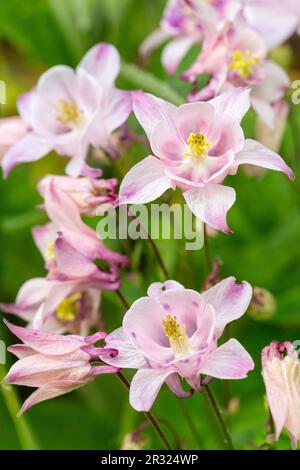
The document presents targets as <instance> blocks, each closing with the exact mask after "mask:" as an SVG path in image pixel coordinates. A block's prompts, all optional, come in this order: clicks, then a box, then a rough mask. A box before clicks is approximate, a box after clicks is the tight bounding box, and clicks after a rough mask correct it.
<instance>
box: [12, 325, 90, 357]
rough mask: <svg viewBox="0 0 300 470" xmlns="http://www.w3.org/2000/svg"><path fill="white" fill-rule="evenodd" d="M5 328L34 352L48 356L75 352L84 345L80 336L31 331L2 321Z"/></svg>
mask: <svg viewBox="0 0 300 470" xmlns="http://www.w3.org/2000/svg"><path fill="white" fill-rule="evenodd" d="M3 321H4V323H5V325H6V326H7V328H8V329H9V330H10V331H11V332H12V333H13V334H14V335H15V336H17V337H18V338H19V339H20V340H21V341H23V343H24V344H25V345H27V346H29V347H31V348H32V349H34V350H35V351H38V352H40V353H43V354H49V355H61V354H68V353H72V352H74V351H77V350H78V349H80V348H81V347H82V345H83V344H84V340H83V338H81V336H75V335H68V336H62V335H57V334H54V333H46V332H45V331H39V330H32V329H30V328H22V327H21V326H16V325H13V324H12V323H9V322H8V321H7V320H3Z"/></svg>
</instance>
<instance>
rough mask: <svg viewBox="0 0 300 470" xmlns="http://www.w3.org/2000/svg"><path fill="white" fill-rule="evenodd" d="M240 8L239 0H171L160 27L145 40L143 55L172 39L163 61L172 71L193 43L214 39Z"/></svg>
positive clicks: (167, 68)
mask: <svg viewBox="0 0 300 470" xmlns="http://www.w3.org/2000/svg"><path fill="white" fill-rule="evenodd" d="M240 9H241V5H240V3H239V1H238V0H210V1H205V0H202V1H199V0H169V1H168V3H167V6H166V8H165V11H164V14H163V18H162V21H161V25H160V28H159V29H157V30H155V31H153V33H151V34H150V35H149V36H148V37H147V38H146V39H145V41H144V42H143V43H142V45H141V48H140V54H141V56H142V57H147V56H149V54H151V53H152V51H153V50H154V49H156V48H157V47H158V46H160V44H162V43H163V42H165V41H167V40H170V42H169V43H168V44H167V46H166V47H165V48H164V50H163V54H162V63H163V65H164V67H165V68H166V70H167V71H168V73H170V74H173V73H175V72H176V69H177V67H178V65H179V64H180V62H181V60H182V59H183V57H184V56H185V55H186V54H187V52H188V50H189V49H190V48H191V47H192V46H193V45H194V44H201V43H202V42H203V41H204V43H206V42H210V41H212V40H213V38H214V37H215V36H216V35H217V34H218V31H220V30H221V29H222V28H223V26H224V24H225V23H226V21H231V20H233V19H234V17H235V16H236V15H237V13H238V11H239V10H240Z"/></svg>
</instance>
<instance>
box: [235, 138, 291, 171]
mask: <svg viewBox="0 0 300 470" xmlns="http://www.w3.org/2000/svg"><path fill="white" fill-rule="evenodd" d="M244 163H249V164H250V165H257V166H261V167H262V168H269V169H270V170H275V171H282V172H283V173H285V174H286V175H287V176H288V177H289V178H290V179H291V180H293V179H294V178H295V175H294V173H293V172H292V170H291V169H290V168H289V167H288V165H287V164H286V163H285V161H284V160H283V159H282V158H281V157H280V156H279V155H278V154H277V153H275V152H272V150H269V149H268V148H267V147H265V146H264V145H262V144H260V143H259V142H257V141H256V140H252V139H246V140H245V147H244V148H243V150H242V151H241V152H239V153H238V154H237V155H236V158H235V161H234V165H235V167H236V168H237V167H238V166H239V165H241V164H244Z"/></svg>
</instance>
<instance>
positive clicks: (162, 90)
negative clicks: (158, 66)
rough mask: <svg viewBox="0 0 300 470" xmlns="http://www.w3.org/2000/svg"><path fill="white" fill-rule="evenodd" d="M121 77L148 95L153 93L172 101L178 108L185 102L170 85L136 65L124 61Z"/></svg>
mask: <svg viewBox="0 0 300 470" xmlns="http://www.w3.org/2000/svg"><path fill="white" fill-rule="evenodd" d="M120 77H121V78H124V79H125V80H127V81H129V82H130V83H131V84H132V85H134V87H135V88H141V89H143V90H144V91H147V92H148V93H153V94H154V95H157V96H159V97H160V98H163V99H165V100H167V101H171V102H172V103H174V104H176V105H177V106H180V105H181V104H183V102H184V99H183V98H182V97H181V96H180V95H179V94H178V93H177V91H175V90H174V89H173V88H172V87H170V85H168V84H167V83H166V82H164V81H163V80H160V79H159V78H157V77H155V76H154V75H152V74H151V73H149V72H145V71H144V70H142V69H140V68H139V67H137V66H136V65H134V64H128V63H126V62H124V61H123V62H122V65H121V71H120Z"/></svg>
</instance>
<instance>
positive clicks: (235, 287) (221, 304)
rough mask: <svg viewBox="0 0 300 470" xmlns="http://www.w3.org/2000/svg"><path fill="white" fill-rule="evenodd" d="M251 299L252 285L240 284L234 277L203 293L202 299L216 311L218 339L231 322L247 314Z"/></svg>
mask: <svg viewBox="0 0 300 470" xmlns="http://www.w3.org/2000/svg"><path fill="white" fill-rule="evenodd" d="M251 298H252V287H251V286H250V284H248V282H245V281H244V282H242V283H241V284H238V283H237V282H236V280H235V278H234V277H228V278H227V279H223V280H222V281H221V282H219V283H218V284H216V285H215V286H213V287H211V288H210V289H208V290H206V291H204V292H203V293H202V299H204V301H205V302H206V303H208V304H210V305H212V306H213V307H214V309H215V312H216V331H217V335H218V337H219V336H221V334H222V332H223V330H224V328H225V326H226V325H227V324H228V323H229V322H231V321H233V320H237V319H238V318H240V317H241V316H242V315H243V314H244V313H245V312H246V310H247V308H248V306H249V303H250V301H251Z"/></svg>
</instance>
